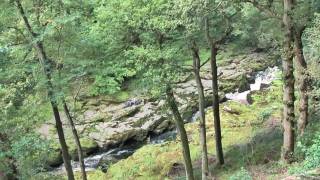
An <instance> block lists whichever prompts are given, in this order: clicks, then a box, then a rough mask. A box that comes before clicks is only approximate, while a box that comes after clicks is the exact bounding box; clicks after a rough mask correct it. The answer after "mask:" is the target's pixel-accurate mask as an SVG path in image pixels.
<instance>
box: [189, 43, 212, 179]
mask: <svg viewBox="0 0 320 180" xmlns="http://www.w3.org/2000/svg"><path fill="white" fill-rule="evenodd" d="M191 50H192V56H193V71H194V76H195V79H196V83H197V89H198V95H199V112H200V122H199V129H200V142H201V150H202V166H201V167H202V179H203V180H206V179H207V177H208V176H209V165H208V150H207V133H206V119H205V102H204V101H205V99H204V92H203V85H202V82H201V77H200V56H199V48H198V47H197V44H196V42H195V41H193V42H192V47H191Z"/></svg>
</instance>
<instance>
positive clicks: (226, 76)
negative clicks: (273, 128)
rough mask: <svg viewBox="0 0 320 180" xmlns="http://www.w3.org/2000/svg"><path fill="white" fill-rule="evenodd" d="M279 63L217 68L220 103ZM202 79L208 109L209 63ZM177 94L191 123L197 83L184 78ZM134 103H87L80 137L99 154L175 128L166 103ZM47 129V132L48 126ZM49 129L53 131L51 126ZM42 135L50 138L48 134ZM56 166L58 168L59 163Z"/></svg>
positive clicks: (241, 59) (267, 58) (257, 58)
mask: <svg viewBox="0 0 320 180" xmlns="http://www.w3.org/2000/svg"><path fill="white" fill-rule="evenodd" d="M276 60H277V58H275V57H274V56H271V55H269V54H266V53H251V54H249V55H246V56H243V55H242V56H236V57H233V58H230V59H229V60H226V61H225V62H227V63H226V64H225V65H224V66H220V67H219V68H218V72H219V83H220V87H219V89H220V100H221V101H223V100H224V99H225V93H228V92H231V91H234V90H235V89H238V90H239V91H246V90H247V89H248V88H250V85H249V83H250V82H251V81H252V77H253V75H254V72H256V71H259V70H263V69H264V68H266V67H268V66H273V65H275V63H276ZM201 78H202V83H203V86H204V91H205V99H206V105H207V106H209V105H210V104H211V102H212V90H211V87H212V82H211V73H210V64H209V63H208V64H206V65H205V66H203V67H202V70H201ZM174 94H175V97H176V100H177V102H178V103H179V109H180V112H181V114H182V116H183V118H184V120H185V121H189V120H191V118H192V115H193V114H194V113H195V112H196V111H197V110H198V101H197V100H198V92H197V87H196V82H195V80H194V79H193V78H192V77H191V78H190V77H189V78H185V80H184V82H181V83H179V84H177V85H176V87H175V89H174ZM132 102H133V101H130V102H122V103H119V102H110V101H107V100H105V99H103V97H99V98H97V99H95V98H90V99H87V100H84V101H83V106H82V113H81V116H79V117H77V125H76V126H77V129H78V131H79V132H80V134H81V137H85V138H87V139H90V140H93V141H94V142H96V144H97V146H98V147H99V149H100V150H101V149H103V150H107V149H109V148H111V147H115V146H121V145H124V144H126V143H127V142H128V141H137V142H143V141H145V140H146V139H147V137H148V136H149V135H150V134H153V135H154V134H161V133H163V132H165V131H167V130H170V129H173V128H174V123H173V121H172V116H171V113H170V112H169V111H168V110H167V109H166V106H165V100H154V101H146V100H143V99H139V97H135V101H134V103H132ZM79 114H80V113H79ZM62 119H64V118H62ZM64 122H67V121H64ZM44 126H45V127H46V128H45V129H48V124H46V125H44ZM50 126H51V128H53V126H52V125H50ZM42 134H46V135H47V132H42ZM47 137H48V135H47ZM67 137H71V133H70V132H69V130H67ZM85 154H88V153H85ZM56 162H57V163H56V164H58V161H56Z"/></svg>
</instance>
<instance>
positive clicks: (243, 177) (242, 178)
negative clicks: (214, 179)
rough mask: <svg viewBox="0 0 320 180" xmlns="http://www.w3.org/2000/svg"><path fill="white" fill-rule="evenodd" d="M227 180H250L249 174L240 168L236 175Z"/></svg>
mask: <svg viewBox="0 0 320 180" xmlns="http://www.w3.org/2000/svg"><path fill="white" fill-rule="evenodd" d="M229 180H252V177H251V175H250V173H249V172H248V171H247V170H246V169H245V168H244V167H242V168H241V169H240V170H239V171H238V172H237V173H235V174H234V175H232V176H231V177H229Z"/></svg>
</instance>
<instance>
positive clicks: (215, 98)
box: [205, 18, 228, 165]
mask: <svg viewBox="0 0 320 180" xmlns="http://www.w3.org/2000/svg"><path fill="white" fill-rule="evenodd" d="M205 26H206V27H205V31H206V37H207V41H208V44H209V47H210V64H211V75H212V92H213V94H212V109H213V118H214V130H215V139H216V153H217V157H218V160H219V164H220V165H223V164H224V157H223V150H222V136H221V124H220V110H219V88H218V68H217V54H218V48H217V46H216V42H214V40H213V39H212V38H211V37H210V32H209V20H208V18H206V21H205ZM227 34H228V33H227ZM227 34H226V36H227ZM222 39H224V38H222Z"/></svg>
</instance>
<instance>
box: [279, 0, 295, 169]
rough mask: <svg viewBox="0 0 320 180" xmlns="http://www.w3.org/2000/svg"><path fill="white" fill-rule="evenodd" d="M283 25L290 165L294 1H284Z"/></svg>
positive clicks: (285, 158) (286, 142) (285, 143)
mask: <svg viewBox="0 0 320 180" xmlns="http://www.w3.org/2000/svg"><path fill="white" fill-rule="evenodd" d="M283 2H284V15H283V24H284V26H285V43H284V51H285V52H284V53H285V57H284V59H283V61H282V63H283V81H284V87H283V106H284V107H283V129H284V133H283V149H282V159H283V161H285V162H287V163H290V162H291V161H292V155H293V152H294V141H295V140H294V118H295V114H294V99H295V97H294V75H293V71H294V69H293V58H294V53H293V28H292V20H291V17H290V13H291V11H292V6H293V0H284V1H283Z"/></svg>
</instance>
